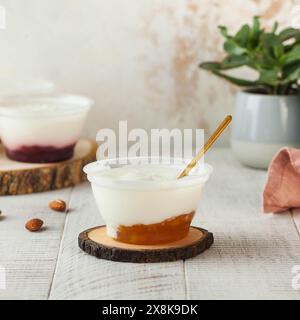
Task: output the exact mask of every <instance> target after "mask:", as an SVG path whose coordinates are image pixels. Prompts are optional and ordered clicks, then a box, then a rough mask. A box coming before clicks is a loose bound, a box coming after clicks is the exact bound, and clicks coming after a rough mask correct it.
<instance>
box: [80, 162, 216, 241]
mask: <svg viewBox="0 0 300 320" xmlns="http://www.w3.org/2000/svg"><path fill="white" fill-rule="evenodd" d="M115 162H116V159H111V160H101V161H96V162H93V163H90V164H88V165H87V166H85V167H84V171H85V173H87V177H88V180H89V181H90V182H91V185H92V190H93V194H94V197H95V199H96V203H97V206H98V209H99V210H100V213H101V215H102V217H103V219H104V221H105V223H106V230H107V234H108V236H110V237H112V238H114V239H116V240H118V241H121V242H125V243H131V244H143V245H155V244H162V243H169V242H173V241H177V240H180V239H182V238H184V237H185V236H187V234H188V232H189V228H190V224H191V221H192V219H193V217H194V214H195V211H196V208H197V206H198V203H199V200H200V197H201V193H202V189H203V186H204V184H205V182H206V181H207V180H208V178H209V176H210V174H211V172H212V167H211V166H210V165H208V164H205V165H203V166H202V168H201V169H199V170H198V171H196V172H192V173H191V174H190V175H189V176H187V177H184V178H182V179H179V180H177V179H176V178H177V176H178V175H179V173H180V172H181V171H182V170H183V169H184V167H185V165H184V164H183V163H182V160H181V159H173V160H172V162H171V163H172V164H170V163H164V162H161V163H159V164H151V163H150V164H130V163H131V162H130V159H128V163H127V164H121V165H120V164H117V165H116V164H115ZM169 162H170V161H169ZM119 163H120V161H119ZM122 163H124V162H122Z"/></svg>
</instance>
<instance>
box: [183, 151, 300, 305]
mask: <svg viewBox="0 0 300 320" xmlns="http://www.w3.org/2000/svg"><path fill="white" fill-rule="evenodd" d="M207 161H208V162H211V163H212V164H213V166H214V168H215V170H214V173H213V176H212V178H211V180H210V181H209V182H208V183H207V186H206V187H207V188H206V189H205V193H204V195H203V199H202V201H201V203H200V207H199V210H198V215H197V216H196V218H195V222H194V224H196V225H199V226H201V227H204V228H207V229H208V230H210V231H212V232H213V233H214V236H215V244H214V245H213V247H212V248H211V249H210V250H208V251H207V252H205V253H204V254H203V255H201V256H199V257H196V258H193V259H191V260H188V261H186V262H185V270H186V278H187V288H188V292H189V297H190V298H191V299H201V298H202V299H289V298H291V299H293V298H295V299H299V298H300V292H299V291H295V290H293V289H292V286H291V281H292V273H291V268H292V267H293V265H295V264H300V238H299V234H298V233H297V230H296V228H295V225H294V223H293V221H292V219H291V215H290V213H289V212H287V213H284V214H276V215H274V214H263V213H262V211H261V194H262V190H263V186H264V183H265V178H266V172H265V171H260V170H251V169H248V168H245V167H242V166H241V165H240V164H239V163H238V162H237V161H236V160H235V159H233V157H232V155H231V153H229V152H228V151H225V152H224V151H223V150H214V152H213V154H210V157H207ZM298 221H299V220H298Z"/></svg>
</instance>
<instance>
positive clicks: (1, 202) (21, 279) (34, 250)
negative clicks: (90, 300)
mask: <svg viewBox="0 0 300 320" xmlns="http://www.w3.org/2000/svg"><path fill="white" fill-rule="evenodd" d="M70 193H71V189H63V190H57V191H52V192H46V193H38V194H32V195H22V196H1V197H0V209H1V210H2V217H1V218H0V266H1V267H4V268H5V270H6V290H0V299H47V298H48V295H49V290H50V286H51V282H52V278H53V275H54V270H55V266H56V259H57V255H58V249H59V246H60V240H61V236H62V231H63V226H64V221H65V216H66V215H65V214H64V213H57V212H54V211H52V210H50V209H49V208H48V203H49V202H50V201H51V200H54V199H57V198H60V199H64V200H65V201H66V202H68V199H69V196H70ZM36 217H37V218H40V219H42V220H43V221H44V224H45V229H44V230H43V231H40V232H29V231H28V230H26V229H25V227H24V225H25V223H26V221H27V220H29V219H32V218H36Z"/></svg>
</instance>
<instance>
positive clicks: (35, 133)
mask: <svg viewBox="0 0 300 320" xmlns="http://www.w3.org/2000/svg"><path fill="white" fill-rule="evenodd" d="M91 105H92V101H91V100H90V99H88V98H86V97H82V96H77V95H66V94H58V95H41V96H37V95H36V96H17V97H10V98H6V99H2V100H1V101H0V136H1V140H2V143H3V145H4V148H5V151H6V154H7V156H8V157H9V158H10V159H12V160H15V161H21V162H31V163H47V162H57V161H63V160H67V159H70V158H71V157H72V156H73V152H74V147H75V144H76V143H77V141H78V139H79V137H80V134H81V131H82V128H83V126H84V123H85V119H86V116H87V114H88V111H89V109H90V107H91Z"/></svg>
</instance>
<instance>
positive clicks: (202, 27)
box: [0, 0, 300, 144]
mask: <svg viewBox="0 0 300 320" xmlns="http://www.w3.org/2000/svg"><path fill="white" fill-rule="evenodd" d="M296 4H300V1H293V0H273V1H271V0H261V1H259V0H252V1H251V0H226V1H224V0H223V1H221V0H26V1H23V0H6V1H4V0H0V5H3V6H5V8H6V18H7V28H6V30H0V74H1V75H5V76H6V75H9V76H13V77H20V76H24V75H33V76H36V77H38V78H46V79H50V80H53V81H54V82H55V83H56V85H57V86H58V88H59V89H61V90H62V91H68V92H74V93H80V94H85V95H88V96H91V97H92V98H93V99H94V100H95V102H96V105H95V108H94V110H93V112H92V114H91V116H90V121H89V126H88V129H87V130H88V133H89V134H90V135H91V136H94V135H95V132H96V131H97V129H99V128H101V127H111V128H115V127H116V126H117V125H118V120H122V119H127V120H129V126H130V127H143V128H146V129H149V128H158V127H169V128H172V127H179V128H196V127H200V128H205V129H207V130H208V132H210V131H211V129H212V128H213V127H214V126H215V125H216V123H217V122H218V121H219V120H220V119H221V118H222V117H223V116H224V115H225V114H226V113H229V112H231V111H232V102H233V95H234V92H235V90H236V89H235V88H233V87H232V86H230V85H228V84H227V83H225V82H224V81H222V80H220V79H217V78H215V77H214V76H211V75H209V74H207V73H206V72H205V71H202V70H201V71H200V70H199V69H198V68H197V65H198V63H199V62H200V61H204V60H207V59H218V58H220V57H222V51H221V49H222V46H221V44H222V38H221V36H220V35H219V33H218V31H217V25H219V24H224V25H228V26H229V27H230V28H232V29H234V30H236V28H237V27H238V26H239V25H241V24H242V23H245V22H250V21H251V18H252V16H253V15H261V16H262V17H263V20H264V24H265V25H266V26H269V25H270V24H271V23H272V22H273V21H274V20H275V19H276V20H278V21H279V22H280V23H283V24H285V25H286V24H290V23H291V21H292V19H295V17H294V16H293V7H294V6H295V5H296ZM228 140H229V136H228V133H227V136H226V135H225V137H224V139H223V141H222V143H223V144H227V143H228Z"/></svg>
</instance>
